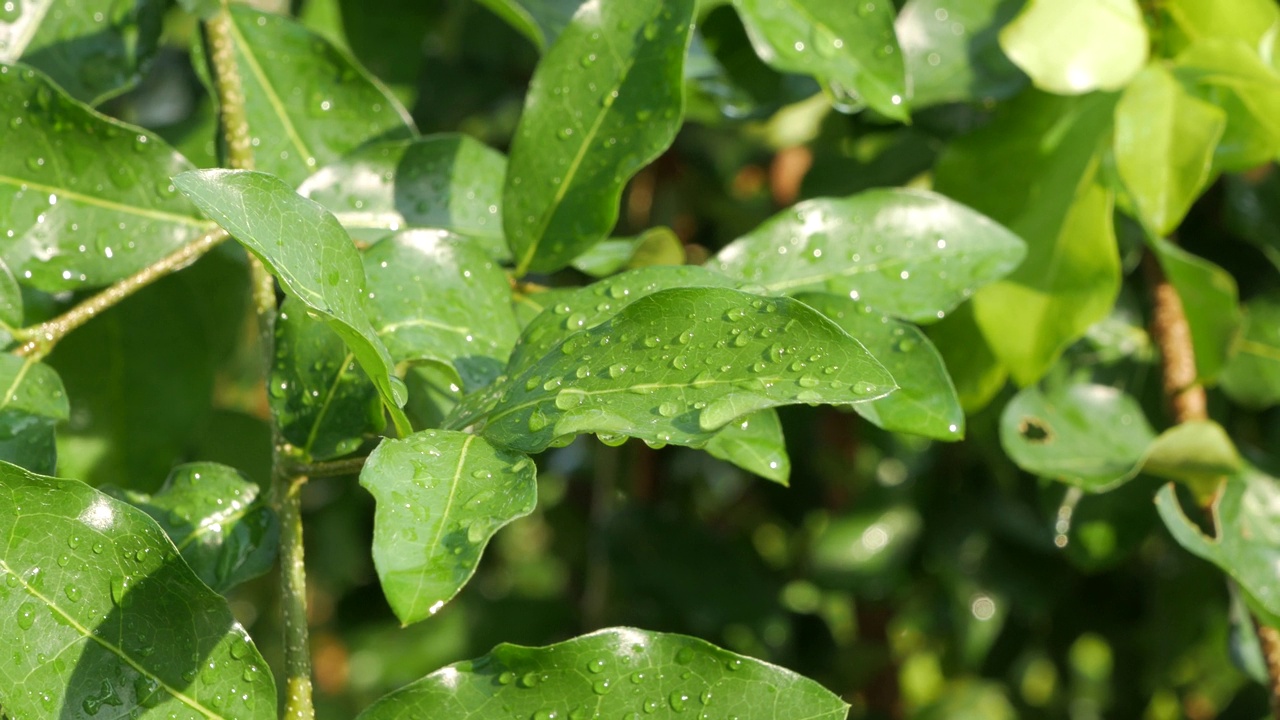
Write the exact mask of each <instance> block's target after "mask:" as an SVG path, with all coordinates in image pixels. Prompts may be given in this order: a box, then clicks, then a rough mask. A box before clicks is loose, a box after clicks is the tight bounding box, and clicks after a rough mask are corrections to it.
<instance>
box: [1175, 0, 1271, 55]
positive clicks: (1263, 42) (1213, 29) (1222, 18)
mask: <svg viewBox="0 0 1280 720" xmlns="http://www.w3.org/2000/svg"><path fill="white" fill-rule="evenodd" d="M1158 11H1160V12H1163V13H1164V14H1165V15H1166V16H1168V18H1169V19H1170V20H1172V21H1173V22H1172V27H1169V26H1165V27H1163V28H1161V30H1162V32H1163V34H1164V35H1165V38H1164V41H1165V42H1169V43H1171V44H1172V43H1173V42H1177V41H1179V40H1180V41H1183V42H1185V43H1186V44H1190V43H1193V42H1195V41H1196V40H1198V39H1200V38H1222V39H1230V40H1241V41H1243V42H1244V43H1245V44H1246V45H1247V46H1248V47H1249V48H1250V49H1251V50H1253V52H1254V54H1256V55H1257V56H1258V57H1260V58H1262V59H1263V60H1264V61H1266V62H1267V63H1269V64H1270V65H1271V66H1272V67H1276V63H1277V62H1280V52H1277V50H1278V49H1280V48H1277V43H1278V42H1280V7H1276V4H1275V3H1274V2H1272V0H1233V1H1232V3H1231V4H1230V5H1223V4H1222V3H1221V2H1219V0H1168V2H1165V3H1162V4H1161V5H1160V6H1159V7H1158ZM1179 35H1181V37H1179ZM1179 49H1181V48H1179Z"/></svg>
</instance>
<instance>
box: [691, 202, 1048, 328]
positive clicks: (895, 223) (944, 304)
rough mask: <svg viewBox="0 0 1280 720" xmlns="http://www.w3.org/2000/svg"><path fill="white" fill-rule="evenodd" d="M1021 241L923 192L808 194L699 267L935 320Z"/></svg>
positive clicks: (994, 272)
mask: <svg viewBox="0 0 1280 720" xmlns="http://www.w3.org/2000/svg"><path fill="white" fill-rule="evenodd" d="M1025 252H1026V251H1025V249H1024V246H1023V243H1022V242H1021V241H1020V240H1019V239H1018V238H1017V237H1016V236H1014V235H1013V234H1012V233H1010V232H1009V231H1008V230H1005V229H1004V228H1003V227H1000V225H998V224H996V223H994V222H991V221H990V220H988V219H987V218H985V217H983V216H982V215H980V214H978V213H976V212H974V211H972V210H970V209H969V208H967V207H964V206H963V205H961V204H959V203H956V202H953V201H951V200H950V199H948V198H945V197H943V196H941V195H937V194H935V193H931V192H926V191H922V190H904V189H884V190H868V191H866V192H862V193H859V194H857V195H854V196H852V197H848V198H840V199H831V198H823V199H818V200H806V201H805V202H802V203H800V204H798V205H796V206H795V207H793V208H791V209H790V210H785V211H783V212H781V213H779V214H777V215H775V216H773V217H772V218H770V219H769V220H767V221H765V222H764V223H763V224H761V225H760V226H759V227H758V228H756V229H755V230H753V231H752V232H751V233H749V234H747V235H746V236H744V237H741V238H739V239H737V240H735V241H734V242H732V243H730V244H729V245H728V246H726V247H725V248H724V249H723V250H721V251H720V252H719V253H718V254H717V255H716V256H715V258H713V259H712V260H711V261H710V262H708V263H707V267H709V268H711V269H713V270H718V271H720V272H722V273H724V274H726V275H728V276H729V277H732V278H737V279H739V280H742V281H743V282H750V283H758V284H760V285H763V286H765V287H766V288H767V289H769V290H770V291H772V292H779V293H796V292H802V291H805V290H825V291H827V292H830V293H834V294H837V295H846V296H848V297H850V298H852V299H854V300H861V301H862V302H865V303H866V304H868V305H870V306H872V307H874V308H875V309H877V310H879V311H881V312H884V313H887V314H889V315H896V316H898V317H903V318H907V319H910V320H915V321H917V322H932V321H936V320H938V319H939V318H942V317H943V316H944V315H945V314H946V313H948V312H950V311H951V310H952V309H954V308H955V307H956V305H959V304H960V303H961V302H962V301H963V300H964V299H965V298H967V297H969V295H970V294H972V293H973V291H974V289H976V288H978V287H980V286H982V285H985V284H987V283H989V282H992V281H993V280H997V279H999V278H1001V277H1003V276H1005V275H1007V274H1008V273H1009V271H1011V270H1013V269H1014V268H1015V267H1017V266H1018V263H1019V262H1020V261H1021V260H1022V257H1023V255H1024V254H1025Z"/></svg>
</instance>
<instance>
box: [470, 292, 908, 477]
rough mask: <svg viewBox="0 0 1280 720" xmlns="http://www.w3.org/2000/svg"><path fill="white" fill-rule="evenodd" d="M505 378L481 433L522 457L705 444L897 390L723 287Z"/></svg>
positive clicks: (769, 309) (627, 314) (597, 331)
mask: <svg viewBox="0 0 1280 720" xmlns="http://www.w3.org/2000/svg"><path fill="white" fill-rule="evenodd" d="M508 374H509V375H510V376H511V377H510V379H509V380H508V381H507V383H506V385H505V386H503V387H502V388H501V391H502V393H501V397H500V399H499V401H498V403H497V405H496V406H495V407H494V408H493V409H492V411H491V412H490V413H489V414H488V416H487V418H486V423H487V424H486V425H485V427H484V434H485V436H486V437H488V438H489V439H490V440H492V441H494V442H495V443H498V444H500V445H505V446H508V447H512V448H515V449H517V450H524V451H526V452H537V451H539V450H542V449H543V448H545V447H547V446H548V445H549V444H551V442H552V441H554V440H555V439H556V438H559V437H562V436H566V435H573V434H576V433H584V432H595V433H608V434H619V435H627V436H630V437H638V438H641V439H644V440H647V441H649V442H651V443H675V444H679V445H702V444H704V443H705V442H706V441H707V440H708V439H710V437H711V434H712V433H714V432H715V431H717V430H719V429H720V428H722V427H724V426H725V425H727V424H728V423H730V422H732V421H733V420H735V419H738V418H740V417H742V416H744V415H748V414H750V413H752V412H755V411H757V410H762V409H764V408H769V407H775V406H778V405H787V404H793V403H801V402H805V403H833V404H852V403H858V402H865V401H867V400H873V399H875V398H878V397H881V396H883V395H885V394H887V393H889V392H891V391H892V390H893V389H894V388H895V385H894V382H893V378H892V377H891V376H890V375H889V373H888V372H886V371H885V369H884V367H882V366H881V365H880V363H879V362H877V361H876V360H875V358H873V357H872V356H871V354H870V353H868V352H867V351H866V349H865V348H863V347H862V345H860V344H859V343H858V342H857V341H855V340H853V338H850V337H849V336H848V335H847V334H846V333H845V332H844V331H843V330H841V329H840V328H839V327H838V326H836V325H835V324H833V323H832V322H831V321H830V320H828V319H827V318H825V317H823V316H822V315H821V314H819V313H818V312H816V311H814V310H813V309H811V308H809V307H808V306H806V305H804V304H802V303H800V302H797V301H795V300H791V299H789V298H763V297H759V296H755V295H751V294H748V293H743V292H739V291H736V290H728V289H722V288H676V289H670V290H662V291H659V292H656V293H654V294H652V295H649V296H647V297H644V298H641V299H640V300H638V301H636V302H634V303H632V304H631V305H629V306H627V307H626V308H625V309H623V310H622V311H621V312H619V313H618V314H617V315H615V316H614V317H613V318H611V319H610V320H609V321H607V322H605V323H603V324H601V325H597V326H596V327H594V328H591V329H589V330H583V331H581V332H579V333H576V334H574V335H572V336H570V337H569V338H568V339H566V340H565V341H563V342H562V343H560V344H559V345H557V346H556V347H555V348H554V349H552V350H551V351H550V352H548V353H547V355H546V356H544V357H543V358H542V359H540V360H537V361H536V362H533V363H531V364H522V365H512V366H510V367H509V368H508Z"/></svg>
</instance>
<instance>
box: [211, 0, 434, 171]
mask: <svg viewBox="0 0 1280 720" xmlns="http://www.w3.org/2000/svg"><path fill="white" fill-rule="evenodd" d="M229 10H230V14H231V30H232V41H233V43H234V45H235V56H236V65H237V67H238V69H239V70H240V80H241V85H242V88H243V91H244V97H245V115H246V116H247V119H248V123H249V132H250V134H251V135H252V137H253V154H254V160H255V162H256V164H257V167H258V169H260V170H263V171H265V172H270V173H272V174H274V175H277V176H279V177H280V178H281V179H283V180H284V181H285V182H287V183H289V184H290V185H293V186H296V185H298V184H299V183H301V182H302V181H303V180H305V179H306V178H307V176H308V175H311V174H312V173H313V172H315V171H316V170H317V169H319V168H321V167H324V166H326V165H328V164H330V163H332V162H334V161H336V160H338V159H339V158H341V157H342V156H343V155H345V154H346V153H348V152H350V151H351V150H354V149H355V148H356V147H359V146H360V145H362V144H364V143H365V142H368V141H370V140H380V139H381V140H390V139H396V138H403V137H407V136H410V135H412V134H413V133H414V129H413V121H412V120H410V118H409V113H408V112H406V111H405V109H404V108H403V107H401V106H400V102H399V101H398V100H396V99H395V97H394V96H392V95H391V93H389V92H387V90H386V89H385V88H383V87H382V86H381V85H380V84H378V83H377V81H375V80H374V79H373V78H372V77H370V76H369V74H368V73H367V72H365V70H364V68H362V67H361V66H360V65H359V64H358V63H356V62H355V61H354V60H352V59H351V58H350V57H349V56H348V55H347V53H346V52H345V51H343V50H340V49H338V48H336V47H334V46H333V45H332V44H331V43H330V42H329V41H328V40H326V39H324V38H323V37H321V36H320V35H317V34H315V33H313V32H311V31H310V30H308V29H306V28H305V27H303V26H302V25H301V24H299V23H297V22H296V21H294V20H292V19H290V18H286V17H283V16H280V15H273V14H271V13H264V12H260V11H258V10H254V9H253V8H251V7H249V6H248V5H242V4H234V5H231V6H230V7H229Z"/></svg>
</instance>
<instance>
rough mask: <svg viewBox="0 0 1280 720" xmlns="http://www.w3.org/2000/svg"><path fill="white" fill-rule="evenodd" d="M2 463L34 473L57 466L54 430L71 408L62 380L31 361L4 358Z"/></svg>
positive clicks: (0, 372)
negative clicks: (11, 464) (17, 466)
mask: <svg viewBox="0 0 1280 720" xmlns="http://www.w3.org/2000/svg"><path fill="white" fill-rule="evenodd" d="M0 392H3V393H4V394H3V395H2V396H0V460H3V461H4V462H9V463H13V464H14V465H19V466H21V467H24V468H27V469H28V470H31V471H33V472H38V473H51V472H53V470H54V467H55V466H56V464H57V455H58V454H57V450H56V449H55V447H54V428H55V427H56V426H57V425H58V423H59V422H61V421H63V420H66V419H67V417H68V416H69V415H70V412H71V409H70V407H69V406H68V403H67V395H66V392H65V391H64V390H63V389H62V379H61V378H59V377H58V373H56V372H54V370H53V368H51V367H49V366H48V365H45V364H44V363H39V362H36V361H35V360H32V359H31V358H23V357H18V356H16V355H9V354H4V355H0Z"/></svg>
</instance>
